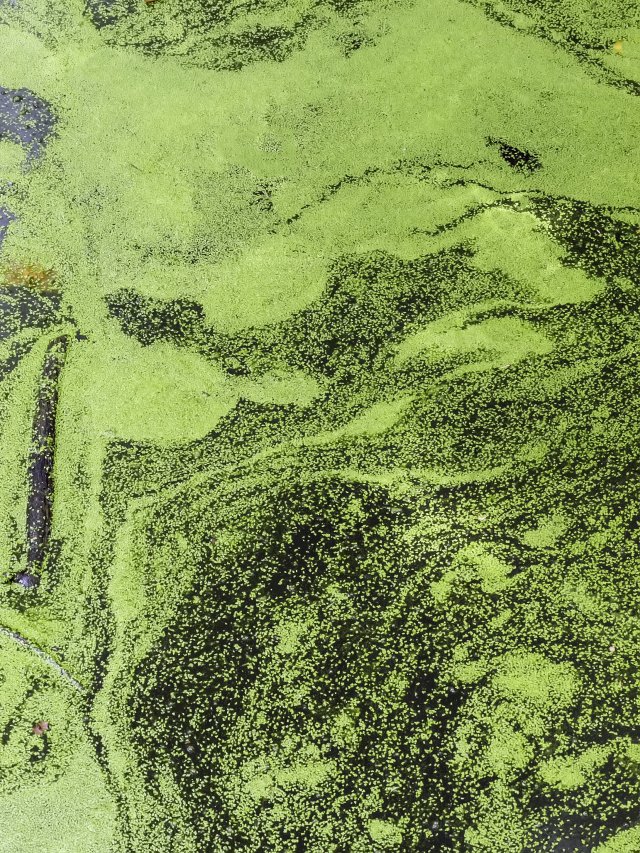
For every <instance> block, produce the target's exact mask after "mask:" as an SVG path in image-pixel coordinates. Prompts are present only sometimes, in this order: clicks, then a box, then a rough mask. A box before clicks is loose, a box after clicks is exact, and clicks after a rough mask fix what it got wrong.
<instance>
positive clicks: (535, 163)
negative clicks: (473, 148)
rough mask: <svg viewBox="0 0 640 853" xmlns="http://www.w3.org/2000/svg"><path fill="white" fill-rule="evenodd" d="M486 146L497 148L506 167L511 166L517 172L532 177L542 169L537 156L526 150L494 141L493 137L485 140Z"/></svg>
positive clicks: (497, 140)
mask: <svg viewBox="0 0 640 853" xmlns="http://www.w3.org/2000/svg"><path fill="white" fill-rule="evenodd" d="M487 145H489V146H491V147H494V148H497V150H498V153H499V154H500V156H501V157H502V159H503V160H504V162H505V163H506V164H507V166H511V168H512V169H515V170H516V171H517V172H523V173H524V174H526V175H532V174H533V173H534V172H537V171H539V170H540V169H541V168H542V162H541V160H540V158H539V157H538V155H537V154H534V153H533V151H528V150H527V149H526V148H516V146H515V145H511V144H510V143H508V142H505V141H504V140H503V139H494V138H493V137H489V139H487Z"/></svg>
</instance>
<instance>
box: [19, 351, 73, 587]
mask: <svg viewBox="0 0 640 853" xmlns="http://www.w3.org/2000/svg"><path fill="white" fill-rule="evenodd" d="M68 347H69V337H68V336H67V335H61V336H60V337H58V338H56V339H55V340H53V341H51V343H50V344H49V346H48V347H47V355H46V358H45V361H44V365H43V368H42V384H41V386H40V392H39V394H38V401H37V404H36V411H35V415H34V419H33V440H32V446H31V455H30V460H29V472H28V483H29V493H28V498H27V572H28V574H29V575H32V576H37V575H38V574H39V571H40V568H41V566H42V563H43V561H44V559H45V556H46V553H47V546H48V544H49V539H50V536H51V522H52V518H53V485H54V484H53V465H54V453H55V435H56V412H57V407H58V380H59V378H60V371H61V370H62V366H63V364H64V360H65V357H66V355H67V349H68Z"/></svg>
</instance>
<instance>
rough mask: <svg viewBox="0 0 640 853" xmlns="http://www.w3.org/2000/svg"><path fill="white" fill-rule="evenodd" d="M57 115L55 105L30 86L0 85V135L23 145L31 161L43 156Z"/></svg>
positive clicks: (0, 137) (28, 159)
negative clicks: (20, 87) (52, 105)
mask: <svg viewBox="0 0 640 853" xmlns="http://www.w3.org/2000/svg"><path fill="white" fill-rule="evenodd" d="M55 125H56V117H55V115H54V113H53V110H52V108H51V105H50V104H48V103H47V101H45V100H44V99H43V98H40V97H38V95H35V94H34V93H33V92H31V91H29V89H6V88H4V87H3V86H0V139H9V140H11V141H12V142H17V143H18V144H19V145H21V146H22V147H23V148H24V150H25V152H26V155H27V162H31V161H33V160H36V159H37V158H38V157H41V156H42V153H43V151H44V147H45V145H46V144H47V142H48V141H49V138H50V137H51V135H52V134H53V132H54V129H55Z"/></svg>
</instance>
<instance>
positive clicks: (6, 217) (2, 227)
mask: <svg viewBox="0 0 640 853" xmlns="http://www.w3.org/2000/svg"><path fill="white" fill-rule="evenodd" d="M15 218H16V215H15V213H12V212H11V211H10V210H7V208H6V207H0V247H2V244H3V242H4V240H5V239H6V236H7V231H8V230H9V226H10V225H11V223H12V222H13V221H14V220H15Z"/></svg>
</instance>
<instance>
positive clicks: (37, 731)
mask: <svg viewBox="0 0 640 853" xmlns="http://www.w3.org/2000/svg"><path fill="white" fill-rule="evenodd" d="M31 731H32V732H33V734H34V735H38V737H42V736H43V735H44V734H45V732H48V731H49V723H48V722H47V721H46V720H39V721H38V722H37V723H34V725H33V728H32V729H31Z"/></svg>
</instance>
